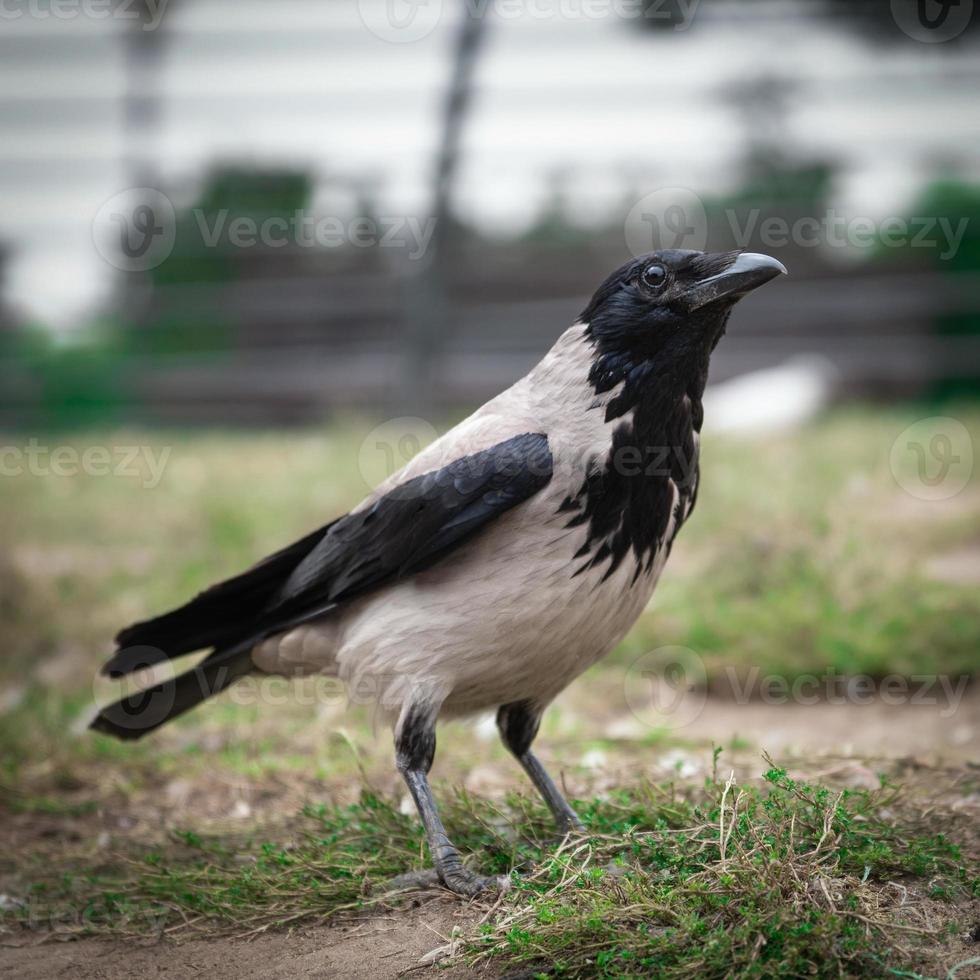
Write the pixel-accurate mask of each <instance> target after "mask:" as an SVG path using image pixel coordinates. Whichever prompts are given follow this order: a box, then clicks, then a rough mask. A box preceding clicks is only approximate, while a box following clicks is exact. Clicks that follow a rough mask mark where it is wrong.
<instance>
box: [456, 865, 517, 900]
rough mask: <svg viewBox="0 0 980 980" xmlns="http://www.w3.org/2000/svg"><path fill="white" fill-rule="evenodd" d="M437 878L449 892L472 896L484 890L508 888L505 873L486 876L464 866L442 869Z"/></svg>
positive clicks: (467, 896)
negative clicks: (496, 875)
mask: <svg viewBox="0 0 980 980" xmlns="http://www.w3.org/2000/svg"><path fill="white" fill-rule="evenodd" d="M439 878H440V880H441V881H442V884H443V885H444V886H445V887H446V888H448V889H449V890H450V891H451V892H455V893H456V894H457V895H463V896H464V897H466V898H472V897H473V896H475V895H481V894H482V893H484V892H489V891H497V892H503V891H507V890H508V889H509V888H510V878H508V877H507V876H506V875H501V876H499V877H491V878H488V877H486V876H485V875H478V874H474V873H473V872H472V871H468V870H467V869H466V868H464V867H455V868H448V869H444V870H443V871H442V872H441V873H440V874H439Z"/></svg>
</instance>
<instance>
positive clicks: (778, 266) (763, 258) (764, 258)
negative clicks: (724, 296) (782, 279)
mask: <svg viewBox="0 0 980 980" xmlns="http://www.w3.org/2000/svg"><path fill="white" fill-rule="evenodd" d="M742 272H747V273H753V274H758V275H760V276H765V275H766V273H767V272H771V274H772V275H771V278H775V277H776V276H788V275H789V270H788V269H787V268H786V266H785V265H783V263H782V262H780V261H779V259H774V258H773V257H772V256H771V255H763V254H761V253H760V252H743V253H742V254H741V255H739V257H738V258H737V259H736V260H735V261H734V262H733V263H732V265H730V266H729V267H728V268H727V269H726V270H725V273H726V275H731V274H732V273H734V274H736V275H737V274H738V273H742Z"/></svg>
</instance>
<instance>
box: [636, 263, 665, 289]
mask: <svg viewBox="0 0 980 980" xmlns="http://www.w3.org/2000/svg"><path fill="white" fill-rule="evenodd" d="M640 278H641V279H642V280H643V285H644V286H646V287H647V289H652V290H653V291H654V292H656V291H658V290H660V289H663V286H664V283H666V282H667V270H666V269H665V268H664V267H663V266H662V265H657V264H654V265H648V266H647V267H646V268H645V269H644V270H643V274H642V275H641V277H640Z"/></svg>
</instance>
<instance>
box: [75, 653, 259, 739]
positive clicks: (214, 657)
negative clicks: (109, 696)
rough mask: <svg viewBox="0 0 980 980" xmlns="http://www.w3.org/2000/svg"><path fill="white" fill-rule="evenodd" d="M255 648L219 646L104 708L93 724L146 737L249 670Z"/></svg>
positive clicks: (118, 734) (98, 728)
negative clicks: (182, 669) (192, 663)
mask: <svg viewBox="0 0 980 980" xmlns="http://www.w3.org/2000/svg"><path fill="white" fill-rule="evenodd" d="M251 648H252V643H251V641H246V642H244V643H240V644H237V645H236V646H233V647H229V648H228V649H226V650H216V651H215V652H214V653H212V654H210V655H209V656H207V657H205V658H204V659H203V660H202V661H201V662H200V663H199V664H198V665H197V666H196V667H194V668H192V669H191V670H188V671H185V672H184V673H183V674H178V675H177V676H176V677H171V678H169V679H168V680H165V681H162V682H161V683H160V684H157V685H156V686H154V687H150V688H147V689H146V690H144V691H137V692H136V693H135V694H130V695H127V696H126V697H124V698H121V699H120V700H119V701H116V702H115V703H114V704H110V705H109V706H108V707H105V708H103V709H102V710H101V711H100V712H99V714H98V715H97V716H96V718H95V720H94V721H93V722H92V723H91V725H90V726H89V727H90V728H92V729H94V730H95V731H97V732H102V733H103V734H105V735H115V736H116V738H121V739H126V740H133V739H137V738H142V737H143V736H144V735H146V734H147V733H149V732H152V731H153V730H154V729H155V728H159V727H160V726H161V725H163V724H165V723H166V722H168V721H170V720H171V719H172V718H176V717H177V716H178V715H182V714H183V713H184V712H185V711H187V710H189V709H190V708H193V707H194V705H196V704H199V703H200V702H201V701H204V700H205V699H207V698H210V697H213V696H214V695H215V694H218V693H219V692H220V691H223V690H224V689H225V688H226V687H228V686H229V685H230V684H232V683H233V682H234V681H236V680H238V678H239V677H243V676H244V675H245V674H247V673H249V672H250V671H251V669H252V659H251Z"/></svg>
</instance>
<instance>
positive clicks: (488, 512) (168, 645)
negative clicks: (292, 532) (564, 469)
mask: <svg viewBox="0 0 980 980" xmlns="http://www.w3.org/2000/svg"><path fill="white" fill-rule="evenodd" d="M551 474H552V458H551V451H550V449H549V447H548V438H547V436H545V435H542V434H540V433H527V434H524V435H519V436H515V437H513V438H512V439H508V440H506V441H505V442H501V443H498V444H497V445H495V446H492V447H491V448H489V449H485V450H483V451H482V452H478V453H474V454H473V455H471V456H465V457H461V458H460V459H457V460H454V461H453V462H452V463H449V464H448V465H447V466H444V467H443V468H442V469H439V470H434V471H432V472H430V473H425V474H423V475H422V476H418V477H415V478H414V479H411V480H408V481H406V482H405V483H403V484H400V485H399V486H397V487H395V488H394V489H392V490H391V491H389V492H388V493H386V494H384V495H383V496H381V497H379V498H378V499H377V500H376V501H374V503H373V504H372V505H371V506H370V507H367V508H365V509H363V510H359V511H356V512H354V513H351V514H347V515H345V516H344V517H341V518H340V519H339V520H337V521H334V522H333V523H332V524H329V525H327V526H326V527H324V528H321V529H320V530H318V531H316V532H314V533H313V534H311V535H308V536H307V537H306V538H303V539H302V541H299V542H296V544H294V545H291V546H290V547H288V548H285V549H284V550H283V551H280V552H277V553H276V554H275V555H273V556H271V557H270V558H267V559H266V560H265V561H263V562H260V563H259V564H258V565H256V566H255V567H254V568H252V569H250V570H249V571H247V572H245V573H243V574H242V575H239V576H237V577H235V578H233V579H229V580H228V581H227V582H222V583H220V584H218V585H215V586H212V588H210V589H208V590H207V591H206V592H203V593H202V594H201V595H199V596H198V597H197V598H196V599H193V600H192V601H191V602H189V603H187V604H186V605H185V606H182V607H181V608H179V609H176V610H174V611H173V612H170V613H167V614H165V615H163V616H160V617H158V618H156V619H152V620H149V621H147V622H144V623H137V624H136V625H135V626H131V627H129V628H128V629H126V630H123V631H122V632H121V633H120V634H119V636H118V637H117V643H118V644H119V647H120V649H119V650H117V652H116V654H115V656H114V657H113V658H112V659H111V660H110V661H109V662H108V663H107V664H106V665H105V667H104V668H103V670H104V672H105V673H108V674H110V675H112V676H121V675H123V674H127V673H130V672H131V671H133V670H136V669H138V668H140V667H143V666H148V665H149V664H152V663H155V662H159V661H162V660H165V659H168V658H171V657H176V656H180V655H181V654H184V653H190V652H193V651H195V650H201V649H205V648H208V647H213V648H215V650H216V651H217V652H221V651H222V650H226V649H228V648H230V647H232V646H236V647H241V646H242V645H243V644H244V645H248V643H249V642H250V641H255V642H257V641H258V640H260V639H262V638H263V637H265V636H269V635H270V634H272V633H276V632H279V631H281V630H284V629H288V628H291V627H292V626H295V625H297V624H299V623H302V622H305V621H307V620H310V619H314V618H316V617H318V616H322V615H325V614H326V613H329V612H330V611H331V610H332V609H334V608H335V607H336V606H338V605H339V604H341V603H343V602H345V601H347V600H349V599H352V598H354V597H356V596H360V595H364V594H365V593H367V592H370V591H371V590H373V589H376V588H378V587H379V586H381V585H384V584H386V583H388V582H391V581H393V580H395V579H399V578H403V577H405V576H408V575H412V574H414V573H416V572H419V571H421V570H423V569H425V568H428V567H430V566H431V565H433V564H434V563H435V562H437V561H439V559H440V558H443V557H444V556H445V555H446V554H448V553H449V552H450V551H451V550H452V549H453V548H455V547H456V546H458V545H459V544H461V543H462V542H463V541H465V540H466V539H467V538H469V537H470V536H471V535H473V534H474V533H475V532H476V531H478V530H479V529H480V528H482V527H484V526H485V525H486V524H488V523H489V522H491V521H492V520H493V519H494V518H496V517H498V516H500V515H501V514H503V513H505V512H506V511H508V510H509V509H510V508H512V507H514V506H515V505H517V504H519V503H521V502H522V501H524V500H527V499H528V498H529V497H531V496H533V495H534V494H535V493H537V492H538V491H539V490H541V489H542V487H544V486H545V485H546V484H547V483H548V481H549V480H550V479H551Z"/></svg>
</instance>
